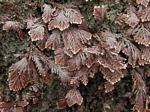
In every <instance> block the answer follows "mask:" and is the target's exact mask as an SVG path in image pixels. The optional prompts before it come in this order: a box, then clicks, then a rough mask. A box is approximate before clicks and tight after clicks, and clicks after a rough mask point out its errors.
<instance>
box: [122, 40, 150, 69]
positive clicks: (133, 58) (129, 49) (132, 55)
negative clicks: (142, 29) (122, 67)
mask: <svg viewBox="0 0 150 112" xmlns="http://www.w3.org/2000/svg"><path fill="white" fill-rule="evenodd" d="M119 44H120V48H121V51H122V52H123V53H124V54H125V55H127V56H128V63H129V64H130V65H132V67H133V68H135V67H136V66H139V65H144V64H146V63H147V62H145V61H144V60H143V59H142V54H141V52H140V50H139V49H138V48H137V47H136V46H135V45H133V44H132V43H131V42H130V41H129V40H127V39H125V38H122V39H120V42H119Z"/></svg>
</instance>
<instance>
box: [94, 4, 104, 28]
mask: <svg viewBox="0 0 150 112" xmlns="http://www.w3.org/2000/svg"><path fill="white" fill-rule="evenodd" d="M105 13H106V7H105V6H104V5H102V6H101V7H100V6H94V12H93V15H94V17H95V18H96V19H98V21H99V23H100V25H101V24H102V22H103V20H104V16H105Z"/></svg>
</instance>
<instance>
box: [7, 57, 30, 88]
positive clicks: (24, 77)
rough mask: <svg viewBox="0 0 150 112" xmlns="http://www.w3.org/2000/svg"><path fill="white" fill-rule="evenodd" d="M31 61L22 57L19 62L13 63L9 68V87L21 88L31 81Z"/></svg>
mask: <svg viewBox="0 0 150 112" xmlns="http://www.w3.org/2000/svg"><path fill="white" fill-rule="evenodd" d="M30 73H31V72H29V63H28V61H27V59H26V58H22V59H21V60H20V61H19V62H17V63H15V64H13V65H12V66H11V67H10V68H9V77H8V82H9V88H10V90H14V91H16V90H21V89H22V88H25V87H26V86H27V85H28V83H29V82H30V75H31V74H30Z"/></svg>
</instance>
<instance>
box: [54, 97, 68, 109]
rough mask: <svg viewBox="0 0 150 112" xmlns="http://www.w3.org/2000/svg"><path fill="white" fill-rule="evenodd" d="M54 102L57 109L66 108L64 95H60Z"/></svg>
mask: <svg viewBox="0 0 150 112" xmlns="http://www.w3.org/2000/svg"><path fill="white" fill-rule="evenodd" d="M56 104H57V108H58V109H63V108H66V106H67V102H66V98H65V96H62V97H60V98H59V99H58V101H57V103H56Z"/></svg>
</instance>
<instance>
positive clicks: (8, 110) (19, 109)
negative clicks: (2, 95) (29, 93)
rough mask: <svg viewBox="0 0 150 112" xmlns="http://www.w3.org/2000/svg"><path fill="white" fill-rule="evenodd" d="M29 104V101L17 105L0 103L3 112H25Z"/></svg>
mask: <svg viewBox="0 0 150 112" xmlns="http://www.w3.org/2000/svg"><path fill="white" fill-rule="evenodd" d="M28 104H29V103H28V102H27V101H17V102H15V103H8V102H0V111H1V112H24V109H23V108H24V107H25V106H27V105H28Z"/></svg>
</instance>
